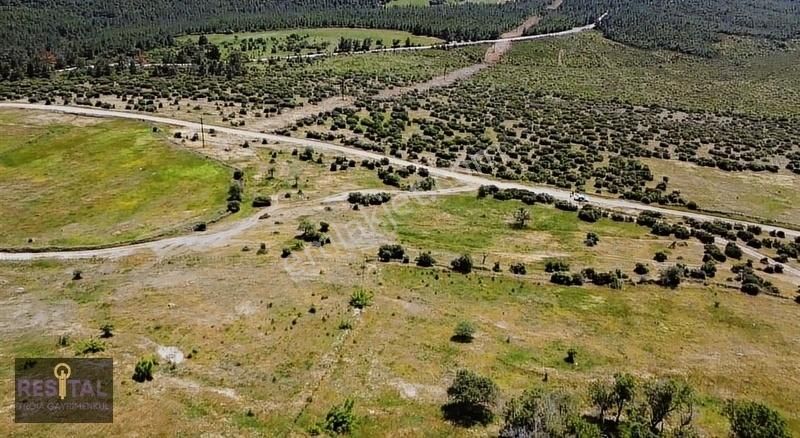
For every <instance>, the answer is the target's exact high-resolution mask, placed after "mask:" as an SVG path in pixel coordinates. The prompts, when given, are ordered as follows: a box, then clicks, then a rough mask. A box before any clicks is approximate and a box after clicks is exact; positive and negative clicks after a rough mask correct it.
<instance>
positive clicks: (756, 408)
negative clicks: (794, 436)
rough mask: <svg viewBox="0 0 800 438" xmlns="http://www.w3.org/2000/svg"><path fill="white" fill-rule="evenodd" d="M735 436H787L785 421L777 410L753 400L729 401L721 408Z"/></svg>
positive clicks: (742, 437) (762, 437) (752, 437)
mask: <svg viewBox="0 0 800 438" xmlns="http://www.w3.org/2000/svg"><path fill="white" fill-rule="evenodd" d="M723 412H724V414H725V416H726V417H727V418H728V421H730V423H731V435H732V436H734V437H736V438H789V432H788V431H787V429H786V421H785V420H784V419H783V418H782V417H781V415H780V414H778V412H776V411H775V410H773V409H771V408H770V407H769V406H766V405H764V404H761V403H758V402H753V401H729V402H728V403H727V404H726V405H725V409H724V410H723Z"/></svg>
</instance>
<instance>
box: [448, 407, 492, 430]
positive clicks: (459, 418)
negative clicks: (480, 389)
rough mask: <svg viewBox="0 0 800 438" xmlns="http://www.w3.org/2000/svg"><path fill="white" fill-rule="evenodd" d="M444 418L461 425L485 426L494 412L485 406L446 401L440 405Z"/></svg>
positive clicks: (490, 420)
mask: <svg viewBox="0 0 800 438" xmlns="http://www.w3.org/2000/svg"><path fill="white" fill-rule="evenodd" d="M442 415H443V416H444V419H445V420H447V421H449V422H451V423H453V424H455V425H457V426H461V427H472V426H477V425H479V424H480V425H482V426H486V425H487V424H489V423H491V422H492V420H493V419H494V414H493V413H492V411H490V410H489V409H488V408H486V407H485V406H481V405H473V404H468V403H447V404H445V405H443V406H442Z"/></svg>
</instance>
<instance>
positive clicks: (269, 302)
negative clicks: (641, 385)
mask: <svg viewBox="0 0 800 438" xmlns="http://www.w3.org/2000/svg"><path fill="white" fill-rule="evenodd" d="M337 176H338V177H340V178H343V179H345V180H346V178H347V175H345V174H338V175H337ZM330 183H331V184H336V183H339V181H337V180H331V181H330ZM342 183H344V184H347V181H342ZM287 202H296V203H297V205H298V208H296V209H288V210H282V212H281V213H278V214H276V215H275V216H273V217H271V218H269V219H267V220H265V221H262V222H260V223H259V225H258V226H257V227H255V228H252V229H250V230H248V231H246V232H245V233H244V234H242V235H239V236H236V237H235V238H233V239H232V240H230V241H228V242H226V244H225V245H223V246H221V247H217V248H214V249H208V250H202V251H197V252H194V251H192V252H188V251H181V250H176V251H175V252H173V253H171V254H168V255H165V256H163V257H160V258H158V257H154V256H151V255H149V254H147V253H142V254H140V255H137V256H133V257H129V258H125V259H120V260H105V261H100V260H95V261H75V262H27V263H10V264H9V263H5V264H3V265H2V266H0V284H2V285H3V288H2V290H3V294H2V296H0V304H2V306H3V308H4V309H8V312H4V314H3V318H2V319H0V331H2V333H3V335H4V339H5V340H6V342H4V343H3V345H2V346H1V347H0V357H2V358H3V359H4V360H10V359H11V358H13V357H15V356H34V355H41V356H60V355H66V356H71V355H74V354H75V351H74V349H75V345H76V344H78V343H79V341H81V340H85V339H87V338H90V337H93V336H94V337H96V336H98V335H99V330H98V328H99V327H100V325H102V324H104V323H106V322H111V323H112V324H113V325H114V336H113V337H112V338H110V339H108V340H106V345H107V349H106V351H105V352H103V353H98V354H96V356H111V357H113V358H114V363H115V378H116V385H117V387H116V388H115V391H117V394H118V396H117V397H116V406H115V409H116V412H115V423H114V424H112V425H90V426H88V427H87V426H79V425H67V426H64V425H59V426H58V427H56V426H45V425H24V426H23V425H13V424H11V423H10V422H8V420H3V423H0V432H2V433H3V434H5V435H12V436H14V435H17V436H47V435H49V434H51V433H55V432H56V431H59V433H77V434H81V435H91V436H103V435H111V434H113V435H119V434H122V435H133V434H147V433H148V431H152V430H156V429H153V428H157V430H159V431H160V433H162V434H164V435H178V436H182V435H192V434H194V433H195V432H196V431H198V430H202V431H205V432H208V433H215V434H222V435H241V436H305V435H307V434H308V432H309V431H310V430H312V428H313V426H314V425H315V424H316V423H318V422H319V421H320V420H321V419H323V418H324V416H325V413H326V412H327V411H328V409H329V408H330V407H331V406H332V405H334V404H338V403H341V402H342V401H343V400H344V399H345V398H346V397H348V396H350V397H353V398H354V400H355V412H356V415H357V416H358V418H359V422H358V425H357V427H356V429H355V431H354V433H353V435H354V436H476V435H477V436H487V435H489V436H491V435H493V434H495V433H496V432H497V430H498V427H499V423H498V422H495V423H492V424H490V425H488V426H487V427H477V428H473V429H469V430H468V429H463V428H460V427H457V426H454V425H452V424H450V423H448V422H446V421H444V420H443V419H442V414H441V412H440V406H441V405H442V404H443V403H444V402H445V399H446V396H445V390H446V388H447V386H448V385H449V383H450V381H451V380H452V378H453V375H454V372H455V370H456V369H458V368H461V367H467V368H470V369H473V370H475V371H478V372H480V373H482V374H485V375H488V376H490V377H491V378H492V379H493V380H494V381H495V382H497V384H498V385H499V387H500V389H501V394H502V396H501V400H500V404H501V405H502V404H503V403H505V402H507V401H508V400H509V399H510V398H511V397H513V396H515V395H517V394H519V393H520V392H521V391H522V390H524V389H526V388H529V387H532V386H534V385H537V384H541V382H542V379H543V376H544V375H545V373H546V374H547V375H548V383H547V385H549V386H551V387H564V388H570V389H575V390H583V389H585V388H586V387H587V385H588V383H589V382H591V381H592V380H594V379H597V378H602V377H605V376H608V375H611V374H613V373H614V372H617V371H628V372H631V373H633V374H634V375H636V376H640V377H648V376H678V377H682V378H685V379H687V380H688V381H689V382H691V383H692V384H693V385H694V386H695V388H696V389H697V391H698V393H699V396H700V397H699V403H698V406H697V416H696V421H695V423H696V424H697V426H698V428H699V430H700V431H701V432H702V433H703V434H704V435H708V436H722V435H724V434H725V433H727V422H726V421H725V420H724V418H723V417H722V416H721V414H720V409H721V405H722V403H723V401H724V400H726V399H728V398H731V397H735V398H748V399H754V400H760V401H764V402H766V403H768V404H770V405H771V406H773V407H775V408H777V409H779V410H780V412H781V413H782V414H783V415H784V416H785V417H786V418H787V419H788V420H789V422H790V426H791V428H792V430H794V431H795V432H796V431H798V430H800V417H797V415H796V412H795V410H794V409H793V407H794V406H795V405H796V404H797V403H798V402H800V390H797V388H800V382H798V380H797V379H798V378H797V373H796V366H795V363H796V362H797V360H798V359H799V358H798V356H797V352H798V351H800V348H799V347H800V345H798V342H799V341H798V339H797V337H796V336H794V333H798V330H800V327H798V322H797V318H796V315H797V312H798V311H800V308H799V307H798V305H797V304H795V303H794V302H793V301H792V300H789V299H781V298H776V297H770V296H763V295H762V296H758V297H751V296H748V295H745V294H742V293H740V292H738V291H737V290H732V289H728V288H726V287H724V283H725V278H726V277H728V276H730V274H729V266H728V265H720V266H719V273H718V276H717V279H716V280H717V281H719V284H717V283H708V284H703V283H685V284H684V285H682V286H681V287H680V288H678V289H677V290H669V289H663V288H661V287H658V286H654V285H633V284H626V285H625V287H624V288H623V289H622V290H612V289H608V288H601V287H595V286H591V285H587V286H583V287H561V286H554V285H551V284H549V283H548V281H547V278H548V275H547V274H545V273H544V272H542V268H541V263H540V262H539V261H540V260H541V258H543V257H545V256H551V255H556V254H557V255H559V256H561V257H564V258H566V259H567V260H569V261H570V262H571V263H572V265H573V270H575V269H578V268H580V267H584V266H595V267H598V268H603V269H613V268H615V267H617V268H620V269H623V270H624V271H625V272H627V273H628V274H629V275H631V276H633V277H636V276H635V275H634V274H633V273H632V271H631V270H632V267H633V266H632V264H633V261H636V260H641V261H643V262H647V263H649V264H650V265H651V267H653V268H657V267H658V265H659V264H658V263H656V262H653V261H650V260H649V259H650V258H651V257H652V252H653V251H654V250H655V249H659V248H668V246H669V244H670V243H671V241H670V240H667V239H664V238H655V237H653V236H650V235H648V234H647V233H646V229H645V228H640V227H638V226H635V225H631V224H618V223H614V222H610V221H609V222H605V221H601V222H600V223H598V224H597V225H594V226H592V225H589V224H585V223H582V222H579V221H577V220H576V219H575V218H574V214H572V213H565V212H560V211H557V210H554V209H552V208H551V207H538V206H537V207H534V208H533V220H532V223H531V226H530V228H529V229H528V230H513V229H511V228H510V227H509V226H508V223H507V222H508V217H509V216H508V214H509V213H510V212H511V211H513V209H514V208H516V207H518V206H519V204H517V203H515V202H505V203H504V202H499V201H494V200H476V199H474V195H457V196H448V197H443V198H439V199H436V200H425V201H403V200H401V199H398V200H397V201H395V202H393V203H391V204H388V205H387V206H383V207H369V208H364V209H362V210H360V211H352V210H351V209H349V208H347V207H346V205H344V204H329V205H327V208H326V206H323V205H320V204H319V203H315V202H313V201H302V200H295V201H287ZM456 213H460V214H456ZM301 218H309V219H311V220H313V221H326V222H328V223H330V224H331V233H330V235H331V236H332V240H333V243H332V244H331V245H326V246H324V247H322V248H315V247H311V246H308V247H306V248H305V249H303V250H301V251H295V252H294V253H293V254H292V255H291V256H290V257H288V258H285V259H284V258H281V256H280V248H282V247H284V246H286V245H287V242H290V241H291V240H292V239H293V236H294V235H296V234H297V231H296V227H297V224H298V222H299V220H300V219H301ZM588 230H593V231H594V232H596V233H597V234H598V235H599V236H600V243H599V244H598V245H597V246H596V247H594V248H590V249H588V250H587V249H586V248H585V247H583V246H582V243H581V241H582V239H583V237H584V236H585V233H586V232H587V231H588ZM398 241H399V242H402V243H403V244H404V245H406V247H407V249H408V250H409V252H410V253H411V254H412V255H416V253H417V252H418V251H420V250H431V251H433V254H434V256H435V258H436V259H437V260H438V265H446V264H448V262H449V260H450V258H451V257H452V256H454V255H455V254H460V253H462V252H470V253H472V255H473V256H474V257H475V259H476V262H477V263H478V264H480V262H481V260H480V257H479V256H480V254H481V253H482V252H484V251H485V252H486V253H487V262H486V265H487V267H490V265H491V264H492V262H494V261H495V260H500V261H501V264H502V266H503V268H504V271H506V270H507V266H508V263H510V262H513V261H520V260H522V261H525V262H526V265H527V266H528V275H525V276H515V275H511V274H509V273H507V272H503V273H492V272H491V271H489V270H488V269H487V270H483V269H478V270H477V271H475V272H473V273H471V274H469V275H466V276H464V275H461V274H456V273H452V272H449V270H447V269H444V268H443V267H442V266H438V265H437V267H434V268H429V269H423V268H418V267H415V266H413V264H411V265H402V264H399V263H390V264H384V263H380V262H377V261H376V259H375V253H376V250H377V247H378V246H379V245H380V244H383V243H392V242H398ZM261 242H263V243H265V245H266V247H267V253H266V254H262V255H259V254H257V252H256V251H255V250H256V249H257V248H258V246H259V244H260V243H261ZM244 246H248V247H249V248H250V249H251V250H250V251H243V250H242V249H243V247H244ZM701 251H702V249H701V247H699V246H698V245H694V244H690V245H689V246H687V247H677V248H676V249H674V250H671V251H670V252H671V253H670V257H671V260H678V259H683V260H684V262H685V263H687V264H692V263H697V261H698V260H699V258H700V256H701ZM623 252H624V254H625V256H624V258H623V257H622V256H621V254H622V253H623ZM671 262H672V261H668V262H666V264H665V265H668V264H669V263H671ZM74 269H81V270H82V272H83V277H84V278H83V279H82V280H79V281H73V280H72V279H71V273H72V271H73V270H74ZM786 287H787V288H789V287H791V286H788V285H787V286H786ZM358 288H364V289H366V290H369V291H371V292H372V293H373V294H374V299H373V302H372V305H370V306H368V307H367V308H366V309H365V310H364V311H356V310H354V309H352V308H350V307H349V306H348V301H349V299H350V296H351V294H352V293H353V292H354V291H355V290H356V289H358ZM790 291H791V289H787V294H788V292H790ZM461 320H469V321H472V322H473V323H475V324H476V326H477V328H478V331H477V335H476V339H475V341H474V342H472V343H470V344H458V343H454V342H451V341H450V336H451V335H452V332H453V327H454V326H455V325H456V323H457V322H458V321H461ZM345 323H346V324H345ZM345 325H346V326H348V327H350V328H349V329H342V328H340V327H344V326H345ZM62 334H68V335H69V338H70V340H71V344H70V345H69V346H66V347H59V346H57V345H56V340H57V338H58V336H59V335H62ZM165 347H175V348H177V349H179V350H180V351H181V352H182V353H183V355H184V360H183V361H182V362H180V363H177V364H175V365H170V364H168V363H167V362H166V361H165V360H163V359H161V360H160V364H159V366H158V368H157V371H156V374H155V377H154V380H153V381H152V382H147V383H143V384H139V383H135V382H134V381H133V380H131V374H132V373H133V366H134V364H135V362H136V361H137V360H138V359H139V358H140V357H143V356H146V355H149V354H155V355H158V352H159V350H160V349H162V350H163V348H165ZM569 348H575V349H576V350H577V352H578V361H577V364H576V365H569V364H567V363H566V362H564V360H563V358H564V356H565V354H566V351H567V349H569ZM189 355H191V357H189ZM0 382H1V383H0V385H2V386H3V387H6V388H9V389H10V385H11V384H12V376H11V375H10V373H9V370H8V369H6V368H4V369H3V371H2V374H0ZM3 394H4V396H3V399H2V409H3V411H6V412H7V411H8V410H9V409H10V408H11V406H12V402H13V397H11V396H10V395H9V394H11V391H3ZM582 402H583V406H584V409H586V411H587V412H589V411H590V408H589V406H588V402H586V401H585V400H583V401H582ZM498 412H499V409H498ZM143 417H146V418H148V421H147V424H146V425H145V424H144V423H143V422H141V421H140V419H141V418H143ZM4 418H8V417H7V416H4Z"/></svg>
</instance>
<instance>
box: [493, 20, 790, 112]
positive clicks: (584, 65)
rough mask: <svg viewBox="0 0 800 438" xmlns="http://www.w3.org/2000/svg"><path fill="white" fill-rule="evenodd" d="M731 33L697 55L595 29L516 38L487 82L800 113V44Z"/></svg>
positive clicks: (694, 107)
mask: <svg viewBox="0 0 800 438" xmlns="http://www.w3.org/2000/svg"><path fill="white" fill-rule="evenodd" d="M753 44H755V42H754V41H753V40H749V39H742V38H736V37H727V38H725V39H724V40H723V42H722V43H721V44H720V45H721V47H722V55H721V56H719V57H717V58H714V59H706V58H697V57H693V56H689V55H683V54H678V53H674V52H668V51H649V50H641V49H635V48H631V47H626V46H623V45H621V44H618V43H615V42H613V41H610V40H607V39H605V38H603V37H602V36H601V34H600V33H598V32H586V33H582V34H579V35H575V36H570V37H567V38H553V39H546V40H541V41H535V42H529V43H520V44H515V45H514V47H513V49H512V50H511V52H510V53H509V56H507V57H506V58H504V60H503V61H502V62H501V64H500V65H499V66H498V68H494V69H490V70H487V71H486V72H483V73H481V74H480V76H481V77H482V78H484V79H485V80H486V81H487V86H491V85H493V84H497V83H509V84H514V85H517V86H521V87H524V88H528V89H538V90H542V91H543V92H551V93H555V94H561V95H569V96H577V97H583V98H589V99H602V100H607V101H608V100H610V101H618V100H621V101H627V102H630V103H633V104H641V105H647V104H658V105H662V106H666V107H678V108H686V109H691V110H699V111H705V110H711V111H729V110H733V111H739V112H745V113H768V114H777V115H785V114H798V113H800V107H798V105H797V104H796V102H797V101H798V100H800V79H799V78H798V76H797V75H796V74H794V69H793V66H795V65H797V63H798V61H800V51H798V50H796V47H797V46H796V45H791V46H790V49H793V50H780V49H779V48H778V47H777V46H776V47H772V46H770V47H760V48H759V49H758V50H754V49H753V48H752V45H753Z"/></svg>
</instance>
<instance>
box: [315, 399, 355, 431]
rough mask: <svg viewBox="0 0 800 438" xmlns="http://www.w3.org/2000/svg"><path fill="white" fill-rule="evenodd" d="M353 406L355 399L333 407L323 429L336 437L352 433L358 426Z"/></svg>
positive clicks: (326, 416) (326, 417)
mask: <svg viewBox="0 0 800 438" xmlns="http://www.w3.org/2000/svg"><path fill="white" fill-rule="evenodd" d="M353 404H354V401H353V399H350V398H348V399H347V400H345V401H344V403H342V404H340V405H336V406H334V407H332V408H331V409H330V410H329V411H328V413H327V415H325V423H324V425H323V429H325V430H326V431H328V432H330V433H332V434H336V435H341V434H347V433H350V432H351V431H352V430H353V428H354V427H355V424H356V417H355V414H353Z"/></svg>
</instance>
